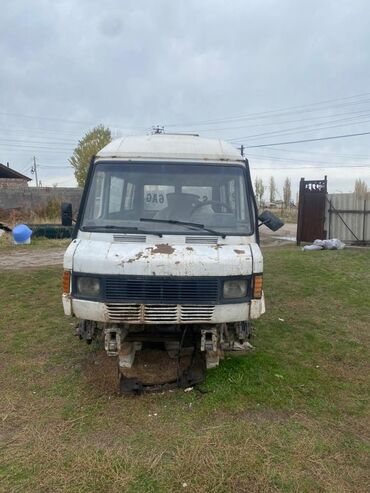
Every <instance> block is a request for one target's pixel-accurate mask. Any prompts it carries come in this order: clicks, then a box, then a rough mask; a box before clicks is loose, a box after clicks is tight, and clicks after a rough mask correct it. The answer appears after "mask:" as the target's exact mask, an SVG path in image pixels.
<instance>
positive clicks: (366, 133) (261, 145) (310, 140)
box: [244, 132, 370, 149]
mask: <svg viewBox="0 0 370 493" xmlns="http://www.w3.org/2000/svg"><path fill="white" fill-rule="evenodd" d="M360 135H370V132H360V133H357V134H344V135H332V136H330V137H319V138H316V139H304V140H292V141H288V142H273V143H271V144H258V145H252V146H249V145H246V144H244V147H245V148H248V149H252V148H256V147H270V146H278V145H288V144H301V143H303V142H317V141H321V140H332V139H344V138H347V137H358V136H360Z"/></svg>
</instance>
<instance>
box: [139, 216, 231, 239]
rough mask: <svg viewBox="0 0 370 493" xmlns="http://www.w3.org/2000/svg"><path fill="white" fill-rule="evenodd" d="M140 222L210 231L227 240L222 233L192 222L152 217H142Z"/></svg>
mask: <svg viewBox="0 0 370 493" xmlns="http://www.w3.org/2000/svg"><path fill="white" fill-rule="evenodd" d="M139 220H140V221H148V222H151V223H167V224H180V225H182V226H189V227H191V228H192V229H203V230H204V231H208V232H209V233H212V234H213V235H216V236H221V238H226V234H225V233H220V232H219V231H215V230H214V229H211V228H207V227H206V226H204V224H199V223H191V222H187V221H178V220H176V219H154V218H151V217H141V218H140V219H139Z"/></svg>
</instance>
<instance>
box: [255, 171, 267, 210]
mask: <svg viewBox="0 0 370 493" xmlns="http://www.w3.org/2000/svg"><path fill="white" fill-rule="evenodd" d="M254 187H255V191H256V197H257V202H258V205H259V206H261V204H262V197H263V194H264V193H265V185H264V184H263V181H262V178H258V176H257V177H256V180H255V182H254Z"/></svg>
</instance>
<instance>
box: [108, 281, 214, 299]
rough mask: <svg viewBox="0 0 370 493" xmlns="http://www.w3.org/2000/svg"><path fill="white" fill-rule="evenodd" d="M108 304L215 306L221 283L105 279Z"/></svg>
mask: <svg viewBox="0 0 370 493" xmlns="http://www.w3.org/2000/svg"><path fill="white" fill-rule="evenodd" d="M103 289H104V291H105V293H104V294H105V299H106V300H107V301H136V302H138V303H140V302H141V303H150V304H155V303H158V304H174V305H175V304H207V305H208V304H216V303H217V302H218V301H219V298H220V283H219V280H218V279H211V278H204V279H202V278H198V279H194V278H193V279H189V278H171V277H155V276H152V277H144V276H143V277H130V276H128V277H127V276H111V277H105V278H103Z"/></svg>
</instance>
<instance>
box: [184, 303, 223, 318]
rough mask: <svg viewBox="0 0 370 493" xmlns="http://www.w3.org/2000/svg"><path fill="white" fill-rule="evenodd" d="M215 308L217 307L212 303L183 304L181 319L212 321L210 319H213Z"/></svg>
mask: <svg viewBox="0 0 370 493" xmlns="http://www.w3.org/2000/svg"><path fill="white" fill-rule="evenodd" d="M214 309H215V307H214V306H212V305H207V306H182V307H181V321H182V322H193V321H197V322H198V321H210V320H212V316H213V311H214Z"/></svg>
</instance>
